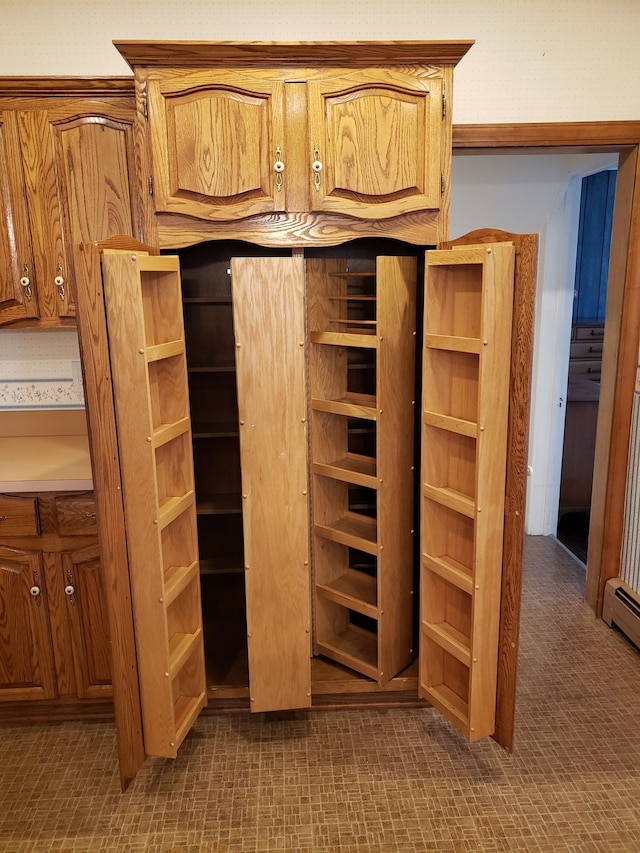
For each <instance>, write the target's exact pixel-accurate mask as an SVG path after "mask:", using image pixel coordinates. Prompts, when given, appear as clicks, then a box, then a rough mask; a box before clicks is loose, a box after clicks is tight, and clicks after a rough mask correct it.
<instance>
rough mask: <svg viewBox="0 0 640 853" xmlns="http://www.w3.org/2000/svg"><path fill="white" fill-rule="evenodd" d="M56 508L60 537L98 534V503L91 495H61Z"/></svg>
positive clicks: (56, 502) (58, 497)
mask: <svg viewBox="0 0 640 853" xmlns="http://www.w3.org/2000/svg"><path fill="white" fill-rule="evenodd" d="M55 507H56V518H57V522H58V524H57V526H58V533H59V534H60V536H82V535H84V534H87V533H97V531H98V522H97V519H96V502H95V500H94V499H93V497H92V496H91V495H86V494H83V495H59V496H57V497H56V499H55Z"/></svg>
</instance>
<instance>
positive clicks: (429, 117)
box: [308, 68, 444, 219]
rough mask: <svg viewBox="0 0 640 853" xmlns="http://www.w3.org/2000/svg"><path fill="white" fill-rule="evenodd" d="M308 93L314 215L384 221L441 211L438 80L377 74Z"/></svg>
mask: <svg viewBox="0 0 640 853" xmlns="http://www.w3.org/2000/svg"><path fill="white" fill-rule="evenodd" d="M308 92H309V145H310V149H311V150H310V163H309V167H310V168H309V182H310V191H309V192H310V198H311V209H312V210H313V211H326V212H332V213H345V214H348V215H350V216H357V217H360V218H363V219H384V218H387V217H391V216H398V215H400V214H402V213H410V212H411V211H415V210H425V209H426V210H428V209H438V208H439V207H440V196H441V149H442V137H443V132H444V131H443V127H444V122H443V117H442V79H441V77H440V76H434V77H419V76H413V75H411V74H404V73H402V72H399V71H395V70H386V69H385V70H381V69H379V68H376V69H371V70H363V71H353V72H351V73H349V74H346V75H344V76H327V77H326V78H320V79H318V80H312V81H310V82H309V84H308Z"/></svg>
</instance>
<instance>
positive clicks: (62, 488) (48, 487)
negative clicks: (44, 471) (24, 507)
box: [0, 480, 93, 494]
mask: <svg viewBox="0 0 640 853" xmlns="http://www.w3.org/2000/svg"><path fill="white" fill-rule="evenodd" d="M92 490H93V480H0V492H4V493H5V494H7V493H16V492H90V491H92Z"/></svg>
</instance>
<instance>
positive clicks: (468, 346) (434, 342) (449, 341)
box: [424, 335, 480, 354]
mask: <svg viewBox="0 0 640 853" xmlns="http://www.w3.org/2000/svg"><path fill="white" fill-rule="evenodd" d="M424 345H425V346H426V347H431V348H432V349H444V350H451V351H452V352H470V353H476V354H478V353H479V352H480V339H479V338H463V337H460V336H459V335H425V336H424Z"/></svg>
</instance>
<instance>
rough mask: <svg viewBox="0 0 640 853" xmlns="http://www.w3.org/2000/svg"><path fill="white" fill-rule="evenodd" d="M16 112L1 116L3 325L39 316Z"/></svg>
mask: <svg viewBox="0 0 640 853" xmlns="http://www.w3.org/2000/svg"><path fill="white" fill-rule="evenodd" d="M25 204H26V199H25V195H24V177H23V173H22V159H21V154H20V145H19V141H18V133H17V124H16V121H15V115H14V113H12V112H10V111H7V112H3V113H0V324H3V323H12V322H15V321H16V320H24V319H27V318H29V317H37V316H38V301H37V298H36V295H35V293H36V287H35V278H34V275H35V272H34V268H33V257H32V252H31V244H30V239H29V224H28V218H27V210H26V206H25Z"/></svg>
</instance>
